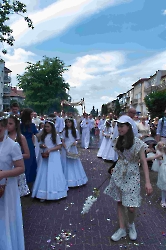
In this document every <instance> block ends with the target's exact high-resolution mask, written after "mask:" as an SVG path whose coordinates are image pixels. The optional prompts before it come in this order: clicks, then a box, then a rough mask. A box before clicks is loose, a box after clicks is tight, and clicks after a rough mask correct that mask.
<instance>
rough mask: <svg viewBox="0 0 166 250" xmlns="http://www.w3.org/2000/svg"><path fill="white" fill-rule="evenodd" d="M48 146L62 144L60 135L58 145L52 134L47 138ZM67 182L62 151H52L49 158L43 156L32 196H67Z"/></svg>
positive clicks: (48, 198)
mask: <svg viewBox="0 0 166 250" xmlns="http://www.w3.org/2000/svg"><path fill="white" fill-rule="evenodd" d="M44 144H45V145H46V146H47V148H53V147H55V146H56V145H59V144H62V142H61V140H60V137H59V135H58V134H57V136H56V145H55V144H53V142H52V139H51V134H48V135H47V136H46V138H45V142H44ZM67 190H68V187H67V183H66V180H65V176H64V174H63V170H62V163H61V157H60V151H59V150H58V151H53V152H50V154H49V157H48V158H42V159H41V162H40V165H39V166H38V169H37V176H36V180H35V183H34V186H33V191H32V197H33V198H34V197H36V198H39V199H45V200H58V199H61V198H63V197H66V196H67Z"/></svg>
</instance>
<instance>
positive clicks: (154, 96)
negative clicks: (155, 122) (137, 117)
mask: <svg viewBox="0 0 166 250" xmlns="http://www.w3.org/2000/svg"><path fill="white" fill-rule="evenodd" d="M144 101H145V104H146V106H147V108H148V111H149V112H150V115H151V118H154V117H156V116H158V117H162V116H163V113H164V110H165V108H166V90H163V91H156V92H152V93H150V94H149V95H147V96H146V97H145V98H144Z"/></svg>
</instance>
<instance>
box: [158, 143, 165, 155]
mask: <svg viewBox="0 0 166 250" xmlns="http://www.w3.org/2000/svg"><path fill="white" fill-rule="evenodd" d="M159 146H161V148H159ZM156 150H159V151H161V152H163V153H164V154H166V145H165V143H164V142H163V141H159V142H158V143H157V145H156Z"/></svg>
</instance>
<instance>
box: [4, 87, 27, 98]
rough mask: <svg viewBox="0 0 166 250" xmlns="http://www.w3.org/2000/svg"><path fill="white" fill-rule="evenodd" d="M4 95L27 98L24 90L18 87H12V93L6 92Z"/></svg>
mask: <svg viewBox="0 0 166 250" xmlns="http://www.w3.org/2000/svg"><path fill="white" fill-rule="evenodd" d="M4 96H10V97H20V98H25V95H24V93H23V90H22V89H17V88H16V87H12V88H11V90H10V94H4Z"/></svg>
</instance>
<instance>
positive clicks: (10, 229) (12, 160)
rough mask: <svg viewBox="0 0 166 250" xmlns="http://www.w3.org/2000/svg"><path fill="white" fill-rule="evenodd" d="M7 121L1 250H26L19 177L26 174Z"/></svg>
mask: <svg viewBox="0 0 166 250" xmlns="http://www.w3.org/2000/svg"><path fill="white" fill-rule="evenodd" d="M6 129H7V119H5V118H3V117H0V170H1V171H0V185H3V184H5V183H6V187H5V192H4V194H3V196H2V197H1V198H0V249H1V250H24V249H25V246H24V235H23V226H22V225H23V222H22V211H21V206H20V194H19V190H18V180H17V176H19V175H20V174H22V173H24V171H25V168H24V161H23V156H22V152H21V149H20V146H19V144H18V143H16V142H14V141H13V140H12V139H10V138H9V137H8V136H6V135H5V130H6Z"/></svg>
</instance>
